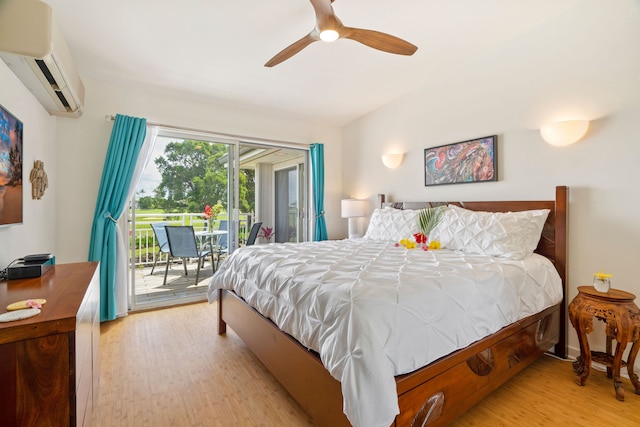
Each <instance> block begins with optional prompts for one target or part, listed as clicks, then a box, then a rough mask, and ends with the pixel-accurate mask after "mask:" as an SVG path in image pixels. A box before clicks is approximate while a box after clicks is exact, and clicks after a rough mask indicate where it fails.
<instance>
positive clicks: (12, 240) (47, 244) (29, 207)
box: [0, 61, 58, 269]
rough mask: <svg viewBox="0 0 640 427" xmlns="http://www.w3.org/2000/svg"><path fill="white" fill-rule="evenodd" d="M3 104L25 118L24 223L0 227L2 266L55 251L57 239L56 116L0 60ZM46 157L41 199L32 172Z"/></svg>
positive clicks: (0, 92) (0, 258)
mask: <svg viewBox="0 0 640 427" xmlns="http://www.w3.org/2000/svg"><path fill="white" fill-rule="evenodd" d="M0 104H2V106H4V107H5V108H6V109H7V110H9V111H10V112H11V113H12V114H13V115H14V116H16V117H17V118H18V119H19V120H21V121H22V124H23V126H24V135H23V144H24V145H23V148H24V153H23V159H22V160H23V177H24V180H23V183H22V190H23V208H24V210H23V224H21V225H11V226H2V227H0V269H4V268H5V267H6V266H7V265H8V264H9V263H10V262H11V261H13V260H14V259H16V258H20V257H22V256H24V255H27V254H32V253H43V252H55V240H56V209H55V207H56V195H57V192H58V191H57V185H56V181H57V173H56V172H57V168H56V151H55V148H56V119H54V118H53V117H51V116H50V115H49V113H47V112H46V111H45V110H44V108H43V107H42V106H41V105H40V104H39V103H38V101H36V99H35V98H34V97H33V95H32V94H31V92H29V91H28V90H27V89H26V88H25V87H24V85H23V84H22V83H21V82H20V80H18V78H17V77H16V76H15V75H14V74H13V72H12V71H11V70H10V69H9V67H7V65H6V64H5V63H4V62H3V61H0ZM35 160H42V161H43V162H44V168H45V171H46V172H47V177H48V179H49V188H48V189H47V190H46V192H45V194H44V196H43V197H42V198H41V199H40V200H33V199H32V198H31V182H30V181H29V174H30V173H31V169H33V162H34V161H35Z"/></svg>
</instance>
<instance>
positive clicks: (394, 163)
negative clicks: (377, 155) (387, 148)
mask: <svg viewBox="0 0 640 427" xmlns="http://www.w3.org/2000/svg"><path fill="white" fill-rule="evenodd" d="M403 158H404V154H402V153H393V154H383V155H382V163H383V164H384V165H385V166H386V167H388V168H389V169H395V168H397V167H398V166H400V163H402V159H403Z"/></svg>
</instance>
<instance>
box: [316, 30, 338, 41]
mask: <svg viewBox="0 0 640 427" xmlns="http://www.w3.org/2000/svg"><path fill="white" fill-rule="evenodd" d="M338 38H340V34H338V32H337V31H336V30H322V31H321V32H320V40H322V41H323V42H334V41H336V40H338Z"/></svg>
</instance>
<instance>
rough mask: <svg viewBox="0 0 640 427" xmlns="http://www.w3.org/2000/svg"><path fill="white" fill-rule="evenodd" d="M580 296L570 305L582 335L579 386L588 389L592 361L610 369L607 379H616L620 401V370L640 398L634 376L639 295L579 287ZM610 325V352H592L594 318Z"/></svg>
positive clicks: (576, 366)
mask: <svg viewBox="0 0 640 427" xmlns="http://www.w3.org/2000/svg"><path fill="white" fill-rule="evenodd" d="M578 291H579V294H578V295H577V296H576V297H575V298H574V299H573V301H571V304H569V319H570V320H571V324H572V325H573V327H574V328H575V330H576V332H577V333H578V340H579V341H580V356H578V359H577V360H576V361H575V362H573V370H574V372H575V373H576V383H577V384H578V385H581V386H582V385H585V383H586V381H587V378H588V377H589V371H590V369H591V361H592V360H593V361H595V362H598V363H602V364H603V365H605V366H606V367H607V377H609V378H611V377H612V376H613V387H614V389H615V392H616V399H618V400H622V401H624V390H623V389H622V382H621V381H620V367H624V366H626V367H627V372H628V373H629V378H630V379H631V383H632V384H633V386H634V388H635V392H636V394H640V381H639V380H638V376H637V375H636V374H635V373H634V372H633V367H634V364H635V360H636V356H637V355H638V350H639V349H640V309H638V306H637V305H635V304H634V302H633V300H634V299H635V298H636V296H635V295H633V294H631V293H629V292H625V291H621V290H619V289H610V290H609V292H606V293H605V292H598V291H596V290H595V288H594V287H593V286H579V287H578ZM594 317H595V318H596V319H598V320H602V321H603V322H605V323H606V327H605V331H606V334H607V348H606V352H599V351H590V349H589V341H588V339H587V334H590V333H591V332H593V318H594ZM612 340H615V341H616V349H615V353H612V352H611V350H612ZM629 342H631V343H633V345H632V346H631V351H630V353H629V358H628V359H627V361H624V360H622V354H623V353H624V350H625V348H626V347H627V343H629Z"/></svg>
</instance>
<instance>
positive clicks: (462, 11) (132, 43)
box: [46, 0, 589, 126]
mask: <svg viewBox="0 0 640 427" xmlns="http://www.w3.org/2000/svg"><path fill="white" fill-rule="evenodd" d="M585 1H589V0H517V1H514V0H482V1H480V0H394V1H390V0H336V1H335V3H333V7H334V10H335V12H336V15H337V16H338V17H339V18H340V19H341V20H342V22H343V23H344V25H346V26H351V27H358V28H366V29H372V30H377V31H381V32H385V33H390V34H392V35H395V36H397V37H400V38H403V39H405V40H407V41H409V42H411V43H413V44H415V45H416V46H418V51H417V52H416V54H414V55H413V56H410V57H405V56H400V55H392V54H388V53H384V52H380V51H377V50H374V49H371V48H369V47H366V46H364V45H361V44H359V43H356V42H354V41H351V40H346V39H341V40H338V41H336V42H334V43H332V44H327V43H322V42H317V43H313V44H312V45H310V46H309V47H307V48H306V49H304V50H303V51H302V52H301V53H299V54H298V55H295V56H294V57H293V58H291V59H289V60H287V61H285V62H283V63H282V64H280V65H277V66H275V67H273V68H266V67H264V66H263V65H264V63H265V62H267V61H268V60H269V59H270V58H271V57H272V56H273V55H275V54H276V53H278V52H279V51H280V50H282V49H283V48H285V47H286V46H288V45H289V44H291V43H293V42H294V41H296V40H298V39H299V38H301V37H302V36H304V35H305V34H307V33H308V32H309V31H311V30H312V29H313V27H314V25H315V17H314V14H313V8H312V6H311V3H310V2H309V1H308V0H227V1H221V0H182V1H175V0H171V1H169V0H107V1H105V0H103V1H97V0H46V2H47V3H49V4H50V5H51V6H52V7H53V10H54V16H55V19H56V21H57V22H58V25H59V26H60V27H61V29H62V32H63V34H64V36H65V39H66V41H67V44H68V45H69V47H70V49H71V52H72V55H73V57H74V60H75V62H76V66H77V68H78V70H79V72H80V74H81V75H82V76H83V77H84V78H92V79H99V80H109V81H114V82H125V81H129V82H131V81H132V82H138V83H142V84H148V85H152V86H157V87H160V88H162V90H163V91H170V92H173V91H175V92H176V93H177V94H179V96H181V97H188V98H191V97H192V98H194V99H200V100H202V99H205V100H212V101H215V102H226V103H229V105H236V106H243V107H246V108H255V109H268V110H270V111H271V112H274V113H277V114H280V113H281V114H285V115H287V116H288V117H291V118H295V119H306V120H313V121H317V122H320V123H324V124H328V125H334V126H343V125H345V124H348V123H350V122H352V121H353V120H355V119H357V118H359V117H361V116H363V115H365V114H367V113H369V112H371V111H373V110H375V109H377V108H379V107H380V106H382V105H384V104H387V103H389V102H390V101H392V100H394V99H396V98H398V97H400V96H402V95H403V94H405V93H408V92H410V91H412V90H415V89H416V88H419V87H421V86H423V85H425V84H426V83H427V82H429V83H430V84H433V83H434V82H438V81H441V80H446V79H447V75H449V74H450V73H452V72H454V71H456V70H459V69H460V67H464V65H465V64H466V63H471V62H472V61H473V60H474V58H475V59H477V58H478V57H479V56H482V55H485V54H489V53H495V51H496V50H498V49H501V48H503V47H504V46H510V47H512V46H513V43H517V41H518V39H519V38H521V37H523V36H526V34H527V33H528V32H531V31H536V30H537V29H539V28H541V27H543V26H544V25H546V24H548V23H549V22H550V21H552V20H554V19H556V18H558V17H559V16H561V15H563V14H566V13H568V12H569V11H570V10H571V9H572V8H576V7H579V6H580V4H581V3H584V2H585Z"/></svg>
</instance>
